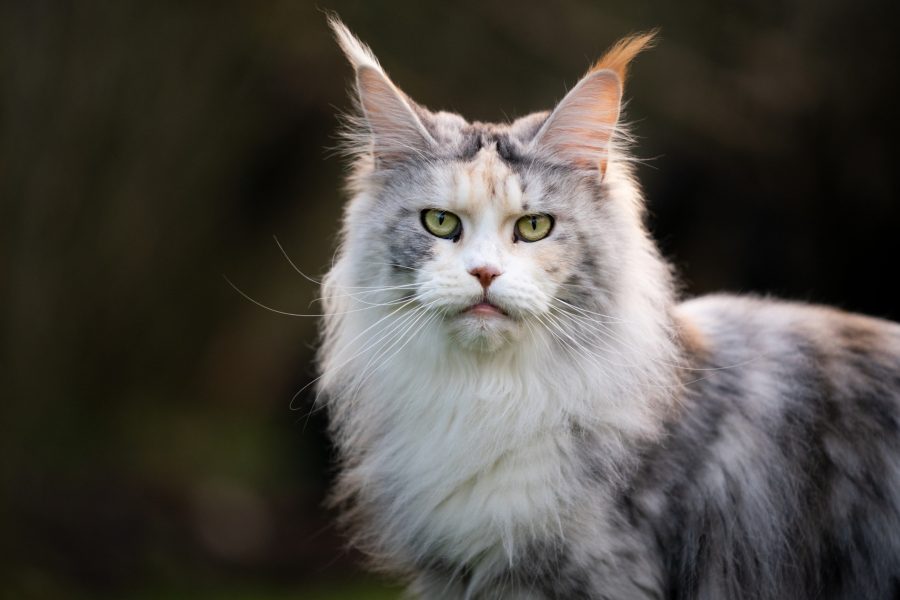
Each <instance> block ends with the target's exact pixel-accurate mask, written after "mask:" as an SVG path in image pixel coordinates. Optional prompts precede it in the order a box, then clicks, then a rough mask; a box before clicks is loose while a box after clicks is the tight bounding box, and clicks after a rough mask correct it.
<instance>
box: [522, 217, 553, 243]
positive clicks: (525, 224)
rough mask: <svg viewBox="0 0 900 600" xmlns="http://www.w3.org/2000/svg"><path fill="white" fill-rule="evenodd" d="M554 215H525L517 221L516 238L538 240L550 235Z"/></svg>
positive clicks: (527, 240) (528, 240) (530, 240)
mask: <svg viewBox="0 0 900 600" xmlns="http://www.w3.org/2000/svg"><path fill="white" fill-rule="evenodd" d="M551 229H553V217H551V216H550V215H525V216H524V217H522V218H521V219H519V220H518V221H516V239H518V240H525V241H526V242H536V241H538V240H542V239H544V238H545V237H547V236H548V235H550V230H551Z"/></svg>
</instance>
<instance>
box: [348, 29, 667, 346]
mask: <svg viewBox="0 0 900 600" xmlns="http://www.w3.org/2000/svg"><path fill="white" fill-rule="evenodd" d="M331 25H332V27H333V29H334V31H335V34H336V36H337V39H338V42H339V43H340V45H341V47H342V48H343V50H344V52H345V53H346V55H347V57H348V59H349V60H350V62H351V64H352V65H353V67H354V68H355V70H356V99H357V101H358V108H359V116H358V118H356V119H353V120H351V123H350V127H349V131H348V133H347V135H348V139H349V140H350V144H349V146H350V151H351V153H352V154H353V155H354V156H355V169H354V174H353V175H352V177H351V188H352V189H353V191H354V193H355V197H354V199H353V201H352V202H351V204H350V205H349V207H348V209H347V213H346V220H345V230H344V238H345V239H344V252H345V257H346V258H350V259H351V260H352V261H355V263H356V264H355V265H353V269H354V272H355V276H354V278H353V281H354V283H355V284H356V285H357V286H362V287H365V286H372V289H375V288H393V291H392V292H390V293H389V296H388V297H391V294H393V298H394V299H400V300H402V299H404V298H414V305H415V306H416V307H419V308H422V307H427V308H424V309H423V312H426V311H427V312H430V313H434V314H439V315H440V316H441V318H440V319H437V320H436V321H438V322H440V324H441V326H442V327H446V328H447V332H448V334H450V336H452V338H453V339H455V340H458V341H459V342H460V344H461V345H462V346H463V347H468V348H485V349H491V350H493V349H496V348H498V347H500V346H502V345H504V344H507V343H515V341H516V340H517V339H519V338H520V337H521V336H523V335H525V334H527V332H528V331H534V330H535V329H536V328H540V329H541V330H546V331H550V332H553V331H558V332H559V333H558V334H556V335H568V334H567V333H566V331H565V330H566V328H565V327H562V325H564V324H565V325H568V326H569V329H571V326H572V325H573V323H576V324H577V322H578V321H577V320H578V319H579V318H582V319H585V323H588V322H589V320H590V319H593V322H596V321H597V317H596V315H599V314H603V315H607V314H615V313H616V310H615V304H616V303H621V302H623V301H627V297H626V295H625V293H624V292H620V291H619V290H622V289H625V288H626V287H627V284H626V283H625V282H624V281H623V277H624V275H623V273H624V271H625V270H626V268H632V269H633V268H636V267H637V268H639V267H640V264H639V263H640V258H639V257H638V256H637V255H638V254H640V253H641V251H642V250H641V248H643V247H644V245H643V244H642V242H644V241H646V240H645V238H646V236H645V234H644V230H643V227H642V224H641V214H642V208H641V201H640V194H639V192H638V190H637V187H636V186H635V185H634V184H633V182H632V179H631V176H630V169H629V168H628V165H627V163H626V162H625V161H626V160H627V158H626V157H625V155H624V153H622V152H621V150H620V149H618V147H617V143H618V142H619V141H620V139H621V134H622V132H621V128H620V125H619V122H618V121H619V116H620V107H621V101H622V86H623V80H624V77H625V72H626V69H627V66H628V63H629V61H630V60H631V59H632V58H633V57H634V56H635V55H636V54H637V53H638V52H639V51H640V50H641V49H643V48H644V47H646V45H647V44H648V43H649V42H650V40H651V38H652V35H640V36H634V37H630V38H627V39H625V40H623V41H621V42H620V43H619V44H617V45H616V46H614V47H613V48H612V50H610V51H609V52H608V53H607V54H606V55H605V56H604V57H603V58H602V59H601V60H599V61H598V62H597V63H596V64H595V65H594V66H593V67H592V68H591V69H590V70H589V71H588V73H587V74H586V75H585V76H584V77H583V78H582V79H581V80H580V81H579V82H578V83H577V84H576V85H575V87H574V88H572V90H571V91H570V92H569V93H568V94H567V95H566V96H565V97H564V98H563V100H562V101H561V102H560V103H559V104H558V105H557V106H556V108H555V109H554V110H552V111H550V112H545V113H536V114H532V115H528V116H526V117H523V118H520V119H518V120H516V121H514V122H512V123H509V124H486V123H479V122H474V123H469V122H467V121H466V120H465V119H463V118H462V117H460V116H458V115H455V114H450V113H446V112H432V111H429V110H427V109H425V108H424V107H422V106H421V105H419V104H416V103H415V102H413V101H412V100H411V99H410V98H409V97H407V96H406V95H405V94H404V93H403V92H402V91H401V90H400V89H399V88H397V87H396V86H395V85H394V84H393V82H391V80H390V79H389V78H388V77H387V75H386V74H385V72H384V70H383V69H382V68H381V66H380V65H379V63H378V61H377V60H376V59H375V57H374V56H373V54H372V53H371V51H370V50H369V49H368V48H367V47H366V46H365V45H363V44H362V43H361V42H360V41H359V40H358V39H357V38H355V37H354V36H353V34H351V33H350V32H349V31H348V30H347V28H346V27H345V26H344V25H343V24H342V23H340V22H339V21H337V20H332V21H331ZM347 254H349V255H350V256H349V257H347V256H346V255H347ZM647 276H650V274H649V273H648V274H647ZM338 291H339V292H340V290H338ZM382 299H384V297H382ZM391 301H393V300H391ZM593 326H596V325H593ZM563 341H564V340H563Z"/></svg>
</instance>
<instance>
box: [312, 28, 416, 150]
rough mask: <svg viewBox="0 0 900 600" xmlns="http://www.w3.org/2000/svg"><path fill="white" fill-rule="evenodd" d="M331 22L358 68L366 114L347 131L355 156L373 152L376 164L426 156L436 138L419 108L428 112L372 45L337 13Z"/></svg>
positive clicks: (358, 88)
mask: <svg viewBox="0 0 900 600" xmlns="http://www.w3.org/2000/svg"><path fill="white" fill-rule="evenodd" d="M328 25H329V26H330V27H331V29H332V31H334V37H335V38H336V39H337V42H338V44H339V45H340V47H341V50H343V51H344V54H345V55H346V56H347V60H349V61H350V64H351V65H353V69H354V70H355V71H356V86H355V87H356V99H357V102H358V107H359V109H360V111H361V113H362V114H361V119H360V120H352V119H351V121H350V122H351V124H359V125H361V126H360V127H357V128H356V129H355V130H352V131H351V130H348V131H347V132H346V133H345V138H346V139H348V140H349V141H350V144H348V147H349V148H350V149H349V152H350V153H351V154H355V155H363V154H368V153H370V152H371V154H372V155H373V156H374V158H375V164H376V166H379V165H380V166H386V165H389V164H391V163H393V162H397V161H403V160H405V159H408V158H409V157H410V156H418V157H422V156H423V155H425V153H426V152H427V151H428V150H429V149H430V148H431V147H432V145H433V140H432V138H431V136H430V134H429V133H428V131H427V130H426V129H425V127H424V125H423V124H422V120H421V119H420V118H419V116H418V115H417V114H416V110H418V111H419V112H420V113H422V114H425V113H426V112H427V111H425V109H422V108H421V107H417V105H415V104H413V102H412V101H411V100H410V99H409V98H407V96H406V94H404V93H403V92H402V91H401V90H400V89H399V88H398V87H397V86H395V85H394V84H393V82H392V81H391V80H390V79H389V78H388V76H387V74H386V73H385V72H384V69H382V68H381V65H380V64H378V59H377V58H375V55H374V54H373V53H372V51H371V50H370V49H369V47H368V46H366V45H365V44H363V43H362V42H361V41H360V40H359V38H357V37H356V36H355V35H353V34H352V33H351V32H350V30H349V29H347V26H346V25H344V24H343V23H342V22H341V20H340V19H338V18H337V16H335V15H329V17H328Z"/></svg>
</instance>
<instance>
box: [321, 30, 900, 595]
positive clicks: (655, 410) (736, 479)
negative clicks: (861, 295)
mask: <svg viewBox="0 0 900 600" xmlns="http://www.w3.org/2000/svg"><path fill="white" fill-rule="evenodd" d="M331 25H332V27H333V29H334V31H335V33H336V36H337V39H338V42H339V43H340V46H341V47H342V48H343V50H344V52H345V54H346V55H347V57H348V59H349V60H350V62H351V64H352V65H353V67H354V68H355V72H356V87H355V91H356V97H357V100H358V108H359V112H358V116H357V117H356V118H355V119H352V120H351V122H350V124H349V129H348V132H347V135H348V140H349V148H350V150H351V152H352V155H353V171H352V173H351V175H350V177H349V188H350V191H351V192H352V196H353V197H352V200H351V201H350V203H349V204H348V205H347V208H346V212H345V215H344V222H343V228H342V233H341V243H340V248H339V251H338V254H337V257H336V261H335V263H334V265H333V268H332V269H331V271H330V272H329V273H328V275H327V278H326V281H325V283H324V297H325V302H326V310H325V312H326V317H325V320H324V327H323V332H324V343H323V345H322V349H321V352H320V362H321V371H322V378H321V382H320V388H321V391H322V392H323V396H324V397H325V398H327V400H326V402H327V408H328V412H329V417H330V422H331V429H332V435H333V438H334V440H335V442H336V445H337V448H338V451H339V456H340V475H339V481H338V483H337V489H336V492H335V495H334V498H335V501H336V503H337V504H338V505H339V506H340V507H341V509H342V511H343V514H344V516H345V519H346V524H347V525H348V528H349V531H350V532H351V534H352V537H353V541H354V543H355V544H357V545H358V546H359V547H360V548H362V549H363V550H364V551H365V552H366V553H367V554H368V555H369V556H370V557H371V558H372V561H373V564H374V565H375V566H377V567H379V568H382V569H386V570H388V571H389V572H391V573H394V574H397V575H398V576H401V577H403V578H405V579H407V580H408V581H409V583H410V586H411V587H410V589H411V592H412V593H413V595H415V596H416V597H421V598H479V599H495V598H501V599H511V598H527V599H540V598H560V599H577V598H605V599H611V600H621V599H626V600H627V599H632V598H671V599H688V598H702V599H710V600H721V599H736V598H758V599H783V598H789V599H792V600H799V599H805V598H809V599H812V598H846V599H854V600H858V599H888V598H898V597H900V431H898V427H900V420H898V419H900V326H898V325H897V324H894V323H890V322H886V321H880V320H876V319H872V318H867V317H864V316H858V315H852V314H847V313H842V312H839V311H837V310H833V309H829V308H824V307H818V306H811V305H804V304H798V303H787V302H776V301H771V300H763V299H758V298H748V297H743V298H742V297H734V296H726V295H716V296H707V297H701V298H696V299H693V300H689V301H687V302H679V301H678V299H677V298H676V294H675V292H674V291H673V281H672V273H671V270H670V268H669V266H668V265H667V264H666V263H665V262H664V261H663V260H662V259H661V257H660V255H659V253H658V251H657V249H656V247H655V245H654V243H653V241H652V240H651V238H650V236H649V235H648V233H647V231H646V229H645V227H644V224H643V217H644V208H643V200H642V197H641V192H640V189H639V187H638V185H637V183H636V181H635V180H634V178H633V174H632V169H631V168H630V162H629V158H628V154H627V151H626V150H627V149H626V148H625V147H624V145H623V139H624V132H623V131H622V126H621V125H620V123H619V116H620V107H621V99H622V86H623V81H624V79H625V75H626V70H627V67H628V64H629V61H630V60H631V59H632V58H633V57H634V56H635V55H636V54H637V53H638V52H639V51H640V50H641V49H642V48H643V47H645V46H646V45H647V43H648V42H649V41H650V36H647V35H643V36H635V37H630V38H627V39H625V40H623V41H621V42H619V43H618V44H616V45H615V46H613V48H612V49H611V50H610V51H609V52H608V53H607V54H606V55H605V56H604V57H603V58H601V59H600V60H599V61H598V62H597V63H596V64H595V65H594V67H593V68H591V69H590V71H589V72H588V73H587V74H586V75H585V76H584V77H583V78H582V79H581V80H580V81H579V82H578V84H577V85H575V87H574V88H572V90H571V91H570V92H569V93H568V94H567V95H566V96H565V97H564V98H563V99H562V101H561V102H560V103H559V104H558V105H557V106H556V107H555V108H554V109H553V110H552V111H550V112H546V113H538V114H532V115H528V116H526V117H522V118H520V119H518V120H516V121H514V122H512V123H509V124H487V123H478V122H475V123H470V122H467V121H466V120H464V119H463V118H462V117H460V116H458V115H455V114H450V113H446V112H432V111H429V110H427V109H425V108H424V107H422V106H420V105H418V104H416V103H415V102H413V101H412V100H411V99H410V98H408V97H407V96H406V95H405V94H404V93H403V92H402V91H400V90H399V89H398V88H397V87H396V86H395V85H394V84H393V83H392V82H391V80H390V79H388V77H387V75H386V74H385V72H384V70H383V69H382V68H381V67H380V66H379V63H378V61H377V60H376V59H375V57H374V56H373V54H372V53H371V52H370V50H369V49H368V48H367V47H366V46H364V45H363V44H362V43H360V42H359V41H358V40H357V39H356V38H355V37H354V36H353V35H352V34H351V33H350V32H349V31H348V30H347V29H346V28H345V27H344V26H343V25H342V24H341V23H340V22H339V21H337V20H332V22H331Z"/></svg>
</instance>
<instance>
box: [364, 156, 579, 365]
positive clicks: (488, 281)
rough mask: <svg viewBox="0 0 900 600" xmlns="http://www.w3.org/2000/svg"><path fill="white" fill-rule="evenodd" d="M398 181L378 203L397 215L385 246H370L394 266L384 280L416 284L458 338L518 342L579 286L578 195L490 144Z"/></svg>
mask: <svg viewBox="0 0 900 600" xmlns="http://www.w3.org/2000/svg"><path fill="white" fill-rule="evenodd" d="M398 179H399V180H400V181H398V182H397V183H396V184H394V185H391V184H390V183H389V184H388V185H387V186H385V191H386V192H387V195H388V196H389V197H388V198H384V199H383V200H382V201H381V202H380V203H379V208H378V209H377V211H385V212H393V214H394V216H393V218H390V217H389V218H388V219H387V222H389V223H390V226H389V227H386V228H385V229H384V230H383V235H384V236H387V239H386V240H385V241H386V243H385V244H383V245H382V244H377V243H376V244H374V247H376V248H377V247H381V248H383V251H384V252H385V253H386V256H385V257H384V258H385V262H386V263H388V264H389V265H390V268H389V269H386V270H385V276H386V277H388V278H389V281H387V282H385V283H387V284H388V285H389V286H390V285H404V284H415V285H414V287H412V288H411V289H410V290H409V291H410V292H412V293H415V294H416V296H417V297H418V301H419V302H420V303H421V304H422V305H427V306H429V307H430V309H431V310H434V311H438V312H440V313H442V315H443V317H444V318H443V319H442V321H441V322H442V323H443V324H444V325H445V326H446V327H447V328H448V333H450V334H451V335H453V336H454V337H455V338H456V339H458V340H459V341H460V342H461V343H463V344H465V345H469V346H476V347H487V348H495V347H496V346H497V345H499V344H501V343H504V342H514V341H515V340H516V339H518V338H519V336H520V335H521V334H522V333H523V332H524V331H525V330H526V329H527V328H528V327H530V326H531V327H533V326H535V325H536V323H534V321H539V320H540V319H541V318H542V317H543V318H551V317H549V316H547V315H546V313H548V312H549V311H550V308H551V306H552V303H553V301H554V298H555V297H557V296H560V295H563V296H565V295H566V294H565V293H564V291H565V290H564V286H566V285H569V284H571V285H577V284H576V283H575V281H576V280H578V279H579V278H578V277H577V276H576V275H575V274H574V273H573V271H574V270H575V269H576V267H577V266H578V265H579V264H582V263H583V262H584V261H586V260H588V258H587V255H586V253H588V252H590V249H589V248H587V247H583V244H579V242H578V240H579V237H581V238H582V239H583V236H581V234H580V232H581V231H582V230H583V227H580V226H579V224H578V223H577V221H576V219H575V215H576V214H577V213H578V211H577V210H575V206H576V205H577V204H578V202H577V198H571V197H566V194H561V193H560V191H561V188H562V187H563V186H560V185H556V186H554V187H553V189H550V188H548V186H547V185H546V183H545V182H544V181H543V178H542V177H540V175H539V174H538V172H537V171H536V170H529V169H527V168H522V165H521V163H513V164H510V163H509V162H507V161H506V160H504V159H503V158H502V157H501V156H500V154H499V153H498V152H497V150H496V143H491V144H490V145H488V146H486V147H482V148H480V149H479V150H478V151H477V152H476V153H474V155H473V156H472V157H471V158H469V159H467V160H442V161H438V162H435V163H433V164H432V165H431V166H429V167H426V168H424V169H416V170H411V171H403V172H402V174H401V175H399V176H398ZM566 191H568V192H570V193H571V192H572V191H573V190H571V189H567V190H566ZM584 216H585V218H587V219H589V217H587V216H586V214H584Z"/></svg>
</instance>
